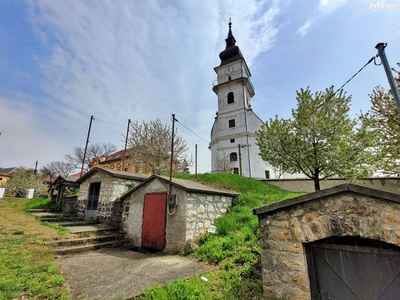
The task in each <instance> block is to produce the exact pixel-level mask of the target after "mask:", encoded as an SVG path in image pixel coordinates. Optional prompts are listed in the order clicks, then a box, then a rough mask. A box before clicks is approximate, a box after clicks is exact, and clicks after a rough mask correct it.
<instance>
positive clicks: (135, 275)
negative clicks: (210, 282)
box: [59, 249, 213, 300]
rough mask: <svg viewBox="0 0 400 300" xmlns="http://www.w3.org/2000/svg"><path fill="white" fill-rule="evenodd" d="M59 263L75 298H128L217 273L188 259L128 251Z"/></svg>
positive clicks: (76, 256)
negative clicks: (162, 286) (191, 278)
mask: <svg viewBox="0 0 400 300" xmlns="http://www.w3.org/2000/svg"><path fill="white" fill-rule="evenodd" d="M59 264H60V266H61V271H62V273H63V275H64V276H65V277H66V279H67V284H68V285H69V287H70V291H71V295H72V297H73V299H104V300H108V299H128V298H130V297H133V296H136V295H139V294H141V293H142V292H143V291H144V290H146V289H149V288H151V287H155V286H157V285H166V284H168V283H169V282H171V281H173V280H175V279H178V278H189V277H192V276H195V275H198V274H202V273H205V272H209V271H212V270H213V267H212V266H210V265H207V264H203V263H199V262H196V261H194V260H192V259H190V258H187V257H182V256H177V255H166V254H162V253H157V254H144V253H139V252H134V251H130V250H126V249H105V250H102V251H99V252H91V253H86V254H80V255H74V256H71V257H60V258H59Z"/></svg>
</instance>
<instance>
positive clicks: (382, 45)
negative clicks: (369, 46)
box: [375, 43, 400, 112]
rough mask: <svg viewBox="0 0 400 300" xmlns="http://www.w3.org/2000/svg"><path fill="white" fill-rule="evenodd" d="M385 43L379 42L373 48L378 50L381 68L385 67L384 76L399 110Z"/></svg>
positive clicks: (399, 100) (396, 91) (399, 97)
mask: <svg viewBox="0 0 400 300" xmlns="http://www.w3.org/2000/svg"><path fill="white" fill-rule="evenodd" d="M386 45H387V44H386V43H379V44H377V45H376V46H375V49H377V50H378V55H377V56H379V57H380V58H381V62H382V64H383V68H384V69H385V72H386V77H387V79H388V81H389V85H390V89H391V91H392V94H393V97H394V99H395V100H396V105H397V109H398V110H399V112H400V95H399V91H398V90H397V86H396V82H395V81H394V78H393V74H392V70H391V69H390V66H389V62H388V60H387V58H386V54H385V48H386Z"/></svg>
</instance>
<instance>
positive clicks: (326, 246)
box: [306, 238, 400, 300]
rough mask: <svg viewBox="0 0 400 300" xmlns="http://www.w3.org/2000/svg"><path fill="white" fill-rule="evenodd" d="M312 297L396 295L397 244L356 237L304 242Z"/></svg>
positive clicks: (365, 299) (399, 278) (393, 298)
mask: <svg viewBox="0 0 400 300" xmlns="http://www.w3.org/2000/svg"><path fill="white" fill-rule="evenodd" d="M306 253H307V264H308V271H309V278H310V287H311V295H312V299H313V300H314V299H321V300H325V299H332V300H335V299H340V300H352V299H360V300H378V299H380V300H398V299H400V252H399V248H398V247H396V246H393V245H389V244H386V243H382V242H377V241H372V240H365V239H360V238H351V239H344V238H343V239H335V240H334V241H333V240H330V241H329V242H325V243H310V244H308V245H306Z"/></svg>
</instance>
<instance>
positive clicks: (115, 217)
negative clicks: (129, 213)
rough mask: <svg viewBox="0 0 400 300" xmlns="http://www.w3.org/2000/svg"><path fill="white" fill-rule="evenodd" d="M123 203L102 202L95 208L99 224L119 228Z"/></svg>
mask: <svg viewBox="0 0 400 300" xmlns="http://www.w3.org/2000/svg"><path fill="white" fill-rule="evenodd" d="M122 212H123V203H122V202H121V201H113V202H102V203H99V205H98V207H97V215H98V216H99V217H100V223H101V224H105V225H109V226H114V227H120V226H121V222H122Z"/></svg>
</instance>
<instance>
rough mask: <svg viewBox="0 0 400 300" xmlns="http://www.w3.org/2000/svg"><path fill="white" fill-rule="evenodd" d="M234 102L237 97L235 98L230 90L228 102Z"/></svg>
mask: <svg viewBox="0 0 400 300" xmlns="http://www.w3.org/2000/svg"><path fill="white" fill-rule="evenodd" d="M233 102H235V98H234V96H233V93H232V92H230V93H229V94H228V104H231V103H233Z"/></svg>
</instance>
